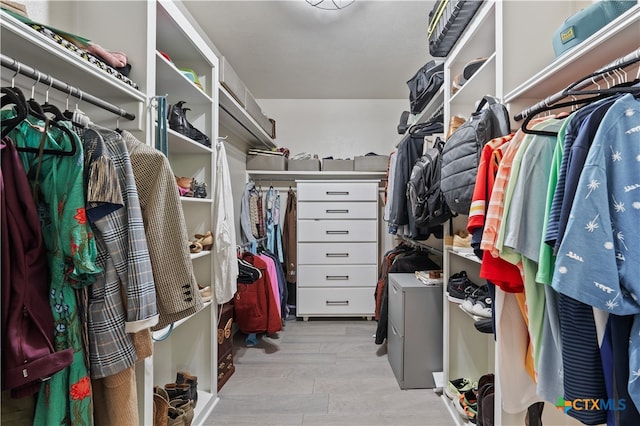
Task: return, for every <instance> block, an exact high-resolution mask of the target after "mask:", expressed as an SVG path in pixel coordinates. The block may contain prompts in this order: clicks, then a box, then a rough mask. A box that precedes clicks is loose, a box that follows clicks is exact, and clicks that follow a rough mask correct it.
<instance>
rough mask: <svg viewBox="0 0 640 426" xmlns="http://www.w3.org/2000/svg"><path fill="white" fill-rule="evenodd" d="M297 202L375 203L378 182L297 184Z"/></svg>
mask: <svg viewBox="0 0 640 426" xmlns="http://www.w3.org/2000/svg"><path fill="white" fill-rule="evenodd" d="M297 186H298V201H376V200H377V199H378V182H298V184H297Z"/></svg>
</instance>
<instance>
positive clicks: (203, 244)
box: [189, 231, 213, 253]
mask: <svg viewBox="0 0 640 426" xmlns="http://www.w3.org/2000/svg"><path fill="white" fill-rule="evenodd" d="M194 237H195V240H193V241H189V251H190V252H191V253H200V252H201V251H202V250H211V249H212V248H213V233H211V231H207V233H206V234H196V235H194Z"/></svg>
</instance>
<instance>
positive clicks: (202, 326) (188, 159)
mask: <svg viewBox="0 0 640 426" xmlns="http://www.w3.org/2000/svg"><path fill="white" fill-rule="evenodd" d="M155 6H156V10H155V13H156V17H155V18H156V19H155V43H156V44H155V46H154V50H153V51H154V53H155V54H154V60H153V62H152V64H151V66H152V67H153V68H154V69H155V90H154V95H157V96H166V97H167V104H168V105H173V104H176V103H177V102H179V101H185V102H186V103H185V105H184V107H186V108H190V111H188V112H187V113H186V116H187V119H188V120H189V122H190V123H191V124H193V126H195V127H196V128H197V129H198V130H200V131H201V132H203V133H204V134H206V135H207V136H208V137H209V139H210V141H211V143H212V144H215V141H216V138H217V130H218V126H217V125H216V123H217V122H218V107H217V90H216V89H217V72H218V58H217V56H216V55H215V53H214V52H213V51H212V50H211V49H210V48H209V47H208V46H207V44H206V42H205V41H204V39H203V38H202V37H201V36H200V35H199V34H198V33H197V32H196V31H195V30H194V29H193V28H192V27H191V25H190V24H189V22H188V19H187V17H186V16H185V15H184V14H182V13H181V11H180V10H179V9H178V8H177V7H176V5H175V3H173V2H170V1H158V2H157V3H156V5H155ZM160 52H163V53H165V54H166V55H168V56H169V57H170V58H171V61H169V60H167V59H166V58H165V56H164V55H162V54H161V53H160ZM179 67H181V68H189V69H191V70H193V71H194V72H195V73H196V75H197V76H198V79H199V81H200V83H201V84H202V86H203V89H201V88H199V87H198V86H196V85H195V84H194V83H193V82H191V80H189V79H188V78H187V77H186V76H185V75H184V74H183V73H182V72H181V71H180V69H179ZM168 133H169V138H168V152H167V158H168V159H169V162H170V163H171V167H172V169H173V171H174V174H175V175H176V176H186V177H192V178H194V179H196V180H197V181H198V182H204V183H205V184H206V185H207V196H206V198H192V197H181V200H182V207H183V212H184V218H185V222H186V225H187V232H188V234H189V238H194V235H195V234H204V233H206V232H207V231H208V230H211V229H212V225H213V223H212V218H213V207H214V200H213V199H212V194H211V192H212V188H213V183H214V182H213V178H214V176H215V150H213V149H212V148H211V147H207V146H205V145H203V144H200V143H198V142H196V141H194V140H192V139H190V138H188V137H186V136H184V135H182V134H179V133H177V132H175V131H173V130H171V129H169V131H168ZM154 134H155V132H154ZM151 139H153V138H151ZM191 261H192V263H193V270H194V273H195V276H196V279H197V282H198V284H200V285H202V286H207V285H211V284H212V280H213V257H212V256H211V252H209V251H202V252H200V253H197V254H192V255H191ZM216 306H217V305H216V304H215V303H211V302H209V303H206V304H205V307H204V308H203V309H202V310H201V311H199V312H197V313H195V314H194V315H191V316H190V317H188V318H184V319H182V320H180V321H177V322H175V323H173V324H172V325H171V326H169V327H166V328H165V329H163V330H159V331H156V332H154V333H153V337H154V339H156V340H155V342H154V348H153V350H154V356H153V357H150V358H147V359H146V360H145V374H144V391H143V394H144V395H145V398H144V399H145V401H147V400H148V399H149V397H152V396H153V394H152V389H153V386H154V385H156V386H164V385H165V384H166V383H172V382H175V379H176V373H177V372H178V371H188V372H189V373H190V374H192V375H194V376H197V377H198V402H197V405H196V407H195V413H194V420H193V423H194V424H199V423H202V422H203V421H204V420H205V419H206V418H207V417H208V416H209V415H210V414H211V412H212V410H213V408H214V406H215V404H216V402H217V340H216V336H217V323H216V322H217V309H216ZM149 371H151V372H152V374H149ZM148 392H151V394H150V395H149V394H147V393H148ZM145 408H147V407H145ZM152 414H153V413H152V411H148V410H145V412H144V417H143V418H141V421H142V422H143V424H148V423H150V422H151V420H152V417H151V416H152Z"/></svg>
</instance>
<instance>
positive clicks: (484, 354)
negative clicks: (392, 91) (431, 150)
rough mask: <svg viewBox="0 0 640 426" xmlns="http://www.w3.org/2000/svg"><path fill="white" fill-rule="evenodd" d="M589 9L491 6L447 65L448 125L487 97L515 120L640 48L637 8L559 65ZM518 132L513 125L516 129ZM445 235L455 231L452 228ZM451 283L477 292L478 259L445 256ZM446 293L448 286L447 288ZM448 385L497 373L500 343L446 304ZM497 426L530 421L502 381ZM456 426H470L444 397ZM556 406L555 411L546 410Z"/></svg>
mask: <svg viewBox="0 0 640 426" xmlns="http://www.w3.org/2000/svg"><path fill="white" fill-rule="evenodd" d="M591 3H592V2H590V1H564V2H536V1H521V2H514V1H502V0H488V1H485V4H484V5H483V6H482V7H481V8H480V9H479V10H478V12H477V13H476V15H475V16H474V18H473V20H472V22H471V23H470V24H469V25H468V26H467V29H466V31H465V33H464V34H463V35H462V36H461V38H460V40H459V41H458V43H457V44H456V46H455V47H454V48H453V49H452V51H451V53H450V54H449V56H448V57H447V58H446V60H445V83H444V87H445V93H444V107H445V123H448V121H449V118H450V117H452V116H453V115H456V114H460V115H463V116H465V117H468V116H469V115H470V114H471V113H472V112H473V111H474V110H475V108H476V105H477V103H478V102H479V101H480V100H481V99H482V97H483V96H484V95H485V94H490V95H493V96H495V97H497V98H499V99H501V100H502V102H503V103H504V104H505V105H507V107H508V108H509V111H510V115H511V117H513V116H514V115H515V114H517V113H519V112H520V111H522V110H523V109H525V108H526V107H528V106H531V105H533V104H535V103H537V102H539V101H541V100H543V99H544V98H546V97H547V96H550V95H552V94H554V93H556V92H558V91H560V90H562V89H563V88H565V87H566V86H567V85H569V84H570V83H572V82H573V81H575V80H576V79H577V78H579V77H581V76H583V75H587V74H589V73H590V72H593V71H595V70H597V69H598V68H601V67H603V66H605V65H606V64H608V63H610V62H612V61H614V60H615V59H617V58H619V57H622V56H624V55H625V54H628V53H630V52H632V51H633V50H634V49H637V48H638V46H639V45H640V31H638V28H640V6H634V7H633V8H632V9H630V10H628V11H627V12H625V13H624V14H623V15H621V16H620V17H618V18H617V19H616V20H614V21H613V22H611V23H610V24H608V25H607V26H605V27H604V28H602V29H601V30H600V31H598V32H597V33H596V34H594V35H593V36H592V37H590V38H589V39H588V40H586V41H584V42H583V43H582V44H581V45H580V46H577V47H575V48H574V49H573V50H571V51H569V52H566V53H565V54H564V55H562V56H561V57H559V58H555V54H554V52H553V48H552V44H551V40H552V35H553V33H554V32H555V30H556V29H557V28H558V27H559V26H560V24H561V23H562V21H563V20H564V19H566V17H568V16H570V15H572V14H574V13H576V12H577V11H579V10H580V9H582V8H585V7H587V6H589V5H590V4H591ZM478 57H486V58H488V59H487V61H486V62H485V63H484V64H483V65H482V67H480V68H479V69H478V71H477V72H476V73H475V74H474V75H473V76H472V77H471V78H470V79H469V80H468V81H467V82H466V83H465V85H464V86H462V88H460V89H459V90H458V92H457V93H455V94H452V93H451V90H450V88H451V83H452V81H453V78H454V76H455V75H457V74H459V73H460V72H462V69H463V67H464V65H465V64H466V63H467V62H468V61H470V60H471V59H474V58H478ZM517 127H519V125H518V123H515V122H513V121H512V128H514V129H515V128H517ZM466 223H467V216H459V217H456V218H454V222H453V225H454V226H453V227H454V230H459V229H465V228H466ZM445 229H448V226H446V225H445ZM443 266H444V276H445V280H446V279H447V278H448V277H450V276H451V275H453V274H454V273H456V272H459V271H462V270H465V271H467V274H468V276H469V278H470V279H471V280H472V281H474V282H475V283H477V284H480V283H482V282H483V281H484V280H481V279H480V277H479V271H480V264H479V262H478V259H477V258H476V257H475V256H472V257H471V256H467V254H466V253H457V252H454V251H453V250H451V249H446V250H445V251H444V255H443ZM445 288H446V283H445ZM443 304H444V309H443V315H444V330H443V339H444V342H443V348H444V354H443V355H444V357H443V360H444V362H443V364H444V365H443V367H444V368H443V369H444V372H443V373H444V374H443V376H444V377H443V381H444V383H445V384H446V383H447V382H448V381H449V380H451V379H455V378H458V377H470V378H475V379H477V378H479V377H480V376H481V375H482V374H485V373H488V372H495V371H496V369H497V365H498V363H499V362H500V360H498V359H496V350H495V342H494V340H493V335H491V334H482V333H480V332H478V331H477V330H476V329H475V327H474V326H473V321H474V320H475V319H476V318H473V317H472V316H470V315H468V314H467V313H466V312H464V311H463V310H461V309H458V307H456V306H455V304H453V303H451V302H449V301H448V300H447V298H446V296H445V297H444V298H443ZM495 395H496V396H495V424H523V422H524V415H525V413H524V412H522V413H517V414H513V413H506V412H505V411H504V410H503V409H502V404H501V393H500V389H499V385H498V383H497V380H496V394H495ZM442 399H443V401H445V403H446V404H447V407H448V409H449V412H450V413H451V415H452V418H453V420H454V421H455V422H456V424H463V423H464V422H463V420H462V419H461V418H460V416H459V415H458V414H457V412H456V411H455V409H453V408H452V406H451V403H450V401H449V400H448V398H447V397H446V396H444V395H443V397H442ZM547 405H549V404H547ZM543 422H545V424H547V423H549V424H558V425H573V424H578V423H577V421H575V420H574V419H572V418H570V417H569V416H566V415H564V414H562V413H561V412H560V411H558V410H556V409H555V407H553V406H548V407H547V408H546V409H545V410H544V415H543Z"/></svg>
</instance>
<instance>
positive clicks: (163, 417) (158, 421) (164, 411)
mask: <svg viewBox="0 0 640 426" xmlns="http://www.w3.org/2000/svg"><path fill="white" fill-rule="evenodd" d="M168 420H169V395H168V394H167V391H165V390H164V389H162V388H161V387H160V386H154V387H153V426H167V422H168Z"/></svg>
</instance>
